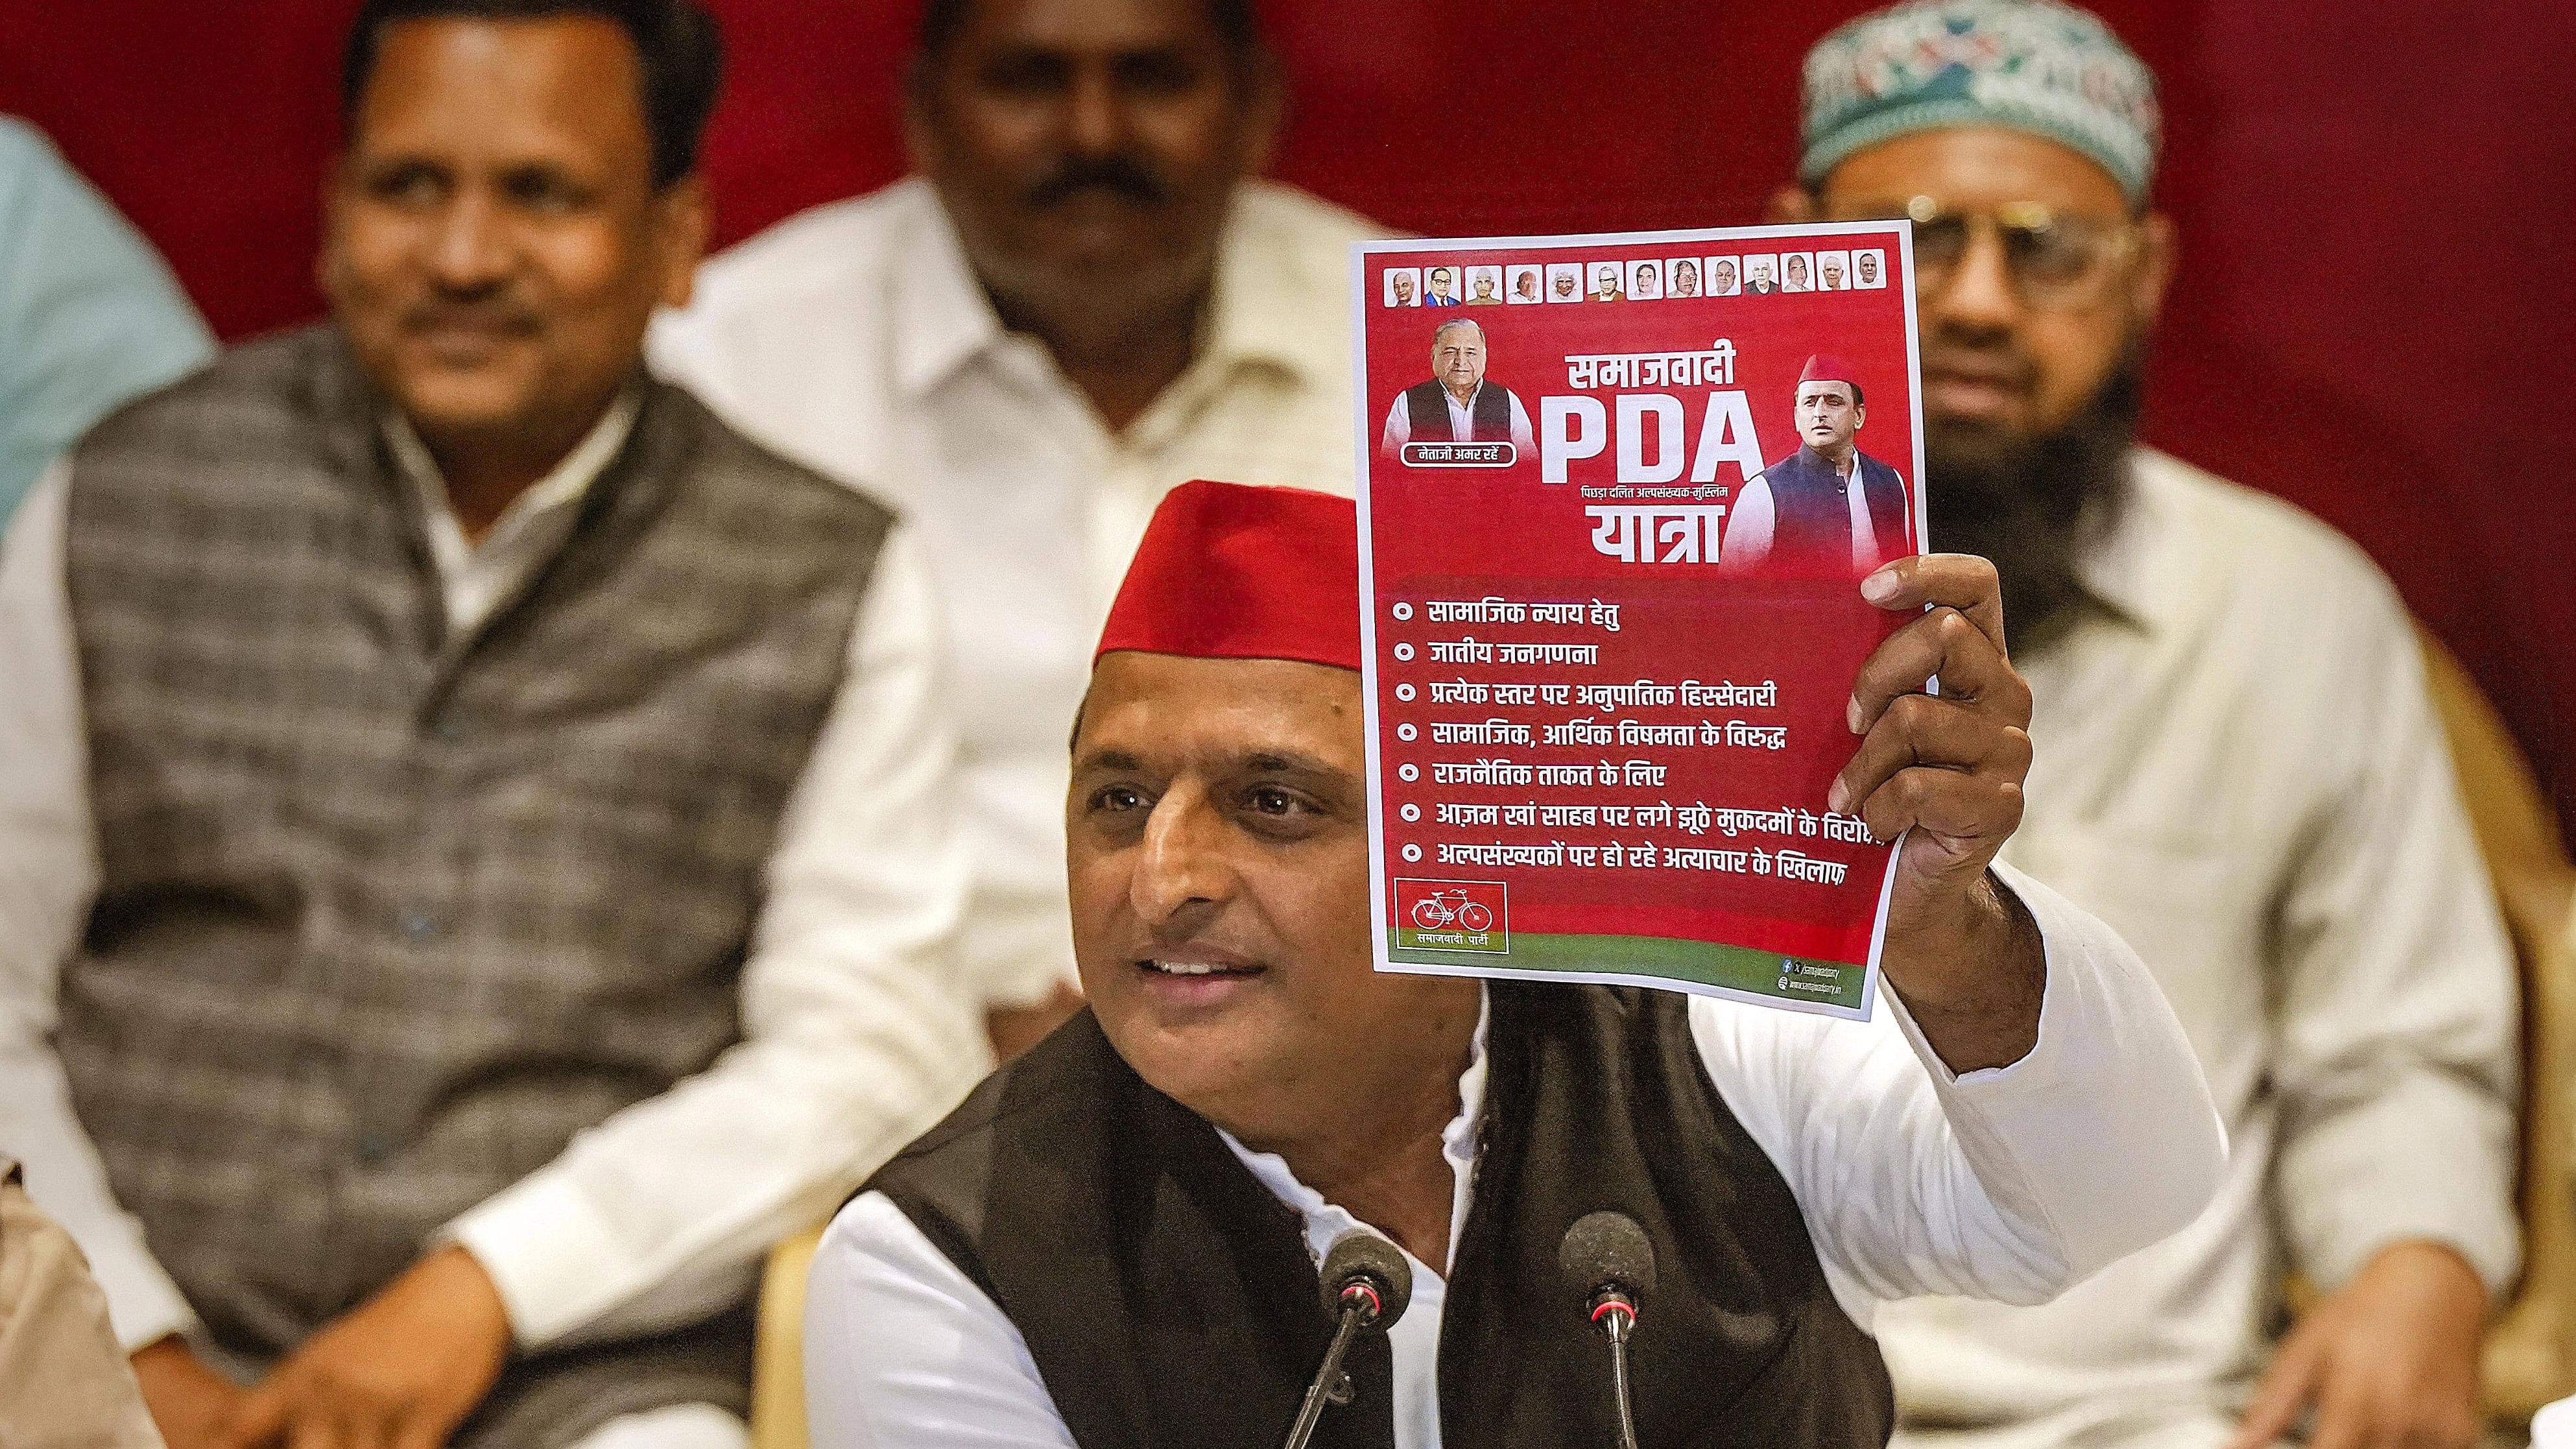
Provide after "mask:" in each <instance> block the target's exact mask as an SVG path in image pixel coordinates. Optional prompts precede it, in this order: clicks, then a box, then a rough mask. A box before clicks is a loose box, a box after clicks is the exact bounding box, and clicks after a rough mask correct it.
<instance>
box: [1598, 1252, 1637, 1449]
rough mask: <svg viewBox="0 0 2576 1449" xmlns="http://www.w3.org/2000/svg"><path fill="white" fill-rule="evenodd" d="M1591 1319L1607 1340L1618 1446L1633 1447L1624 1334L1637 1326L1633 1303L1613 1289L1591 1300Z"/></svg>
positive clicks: (1634, 1422) (1633, 1418)
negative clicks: (1616, 1415) (1617, 1409)
mask: <svg viewBox="0 0 2576 1449" xmlns="http://www.w3.org/2000/svg"><path fill="white" fill-rule="evenodd" d="M1592 1321H1593V1322H1594V1323H1597V1324H1599V1325H1600V1326H1601V1332H1602V1334H1603V1336H1604V1337H1607V1338H1608V1339H1609V1340H1610V1395H1611V1398H1612V1400H1613V1401H1614V1402H1616V1403H1617V1404H1618V1406H1619V1449H1637V1418H1636V1412H1635V1410H1633V1409H1632V1408H1630V1407H1629V1403H1628V1335H1629V1334H1631V1333H1633V1332H1635V1331H1636V1328H1637V1305H1636V1304H1635V1303H1634V1302H1632V1301H1630V1300H1629V1297H1628V1295H1627V1294H1625V1293H1622V1292H1620V1291H1619V1290H1618V1289H1616V1288H1605V1289H1603V1290H1602V1291H1601V1292H1600V1294H1599V1295H1597V1296H1596V1297H1594V1298H1593V1300H1592Z"/></svg>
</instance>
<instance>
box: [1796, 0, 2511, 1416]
mask: <svg viewBox="0 0 2576 1449" xmlns="http://www.w3.org/2000/svg"><path fill="white" fill-rule="evenodd" d="M1863 57H1894V59H1892V60H1890V61H1889V62H1888V63H1887V64H1885V65H1881V64H1879V63H1878V62H1877V61H1876V60H1864V59H1863ZM2155 116H2156V103H2155V97H2154V78H2153V77H2152V76H2151V75H2150V74H2149V73H2148V72H2147V71H2146V69H2145V67H2144V66H2143V65H2141V64H2140V63H2139V62H2138V60H2137V59H2136V57H2135V56H2134V55H2132V54H2130V53H2129V51H2128V50H2127V49H2126V47H2124V46H2123V45H2121V43H2120V42H2119V40H2118V38H2117V37H2116V36H2113V35H2112V34H2111V33H2110V31H2109V30H2108V29H2107V28H2105V27H2104V26H2103V25H2102V24H2101V23H2100V22H2099V21H2098V20H2096V19H2095V18H2094V17H2092V16H2090V15H2087V14H2085V13H2083V12H2081V11H2077V10H2073V9H2070V8H2067V7H2065V6H2062V5H2055V4H2044V3H2031V0H1946V3H1938V4H1928V5H1905V6H1900V7H1897V8H1895V9H1891V10H1886V11H1881V12H1878V13H1876V14H1873V15H1870V16H1865V17H1863V18H1862V19H1860V20H1857V21H1855V22H1853V23H1852V24H1851V25H1850V26H1848V27H1846V28H1844V29H1842V30H1839V31H1837V32H1835V33H1834V34H1833V35H1830V36H1828V37H1827V38H1826V39H1825V40H1824V41H1822V42H1821V43H1820V44H1819V45H1818V46H1817V47H1816V49H1815V50H1814V51H1813V52H1812V53H1811V54H1810V55H1809V57H1808V60H1807V115H1806V142H1805V152H1804V157H1803V159H1802V162H1801V166H1800V175H1799V181H1800V184H1799V186H1798V187H1797V188H1795V189H1792V190H1790V191H1787V192H1784V193H1783V195H1782V198H1781V202H1780V208H1779V209H1780V216H1781V219H1783V220H1802V219H1808V218H1812V217H1819V216H1821V217H1826V218H1833V219H1860V218H1874V217H1908V218H1910V219H1911V220H1912V223H1913V228H1914V265H1915V268H1916V272H1915V279H1916V282H1917V285H1918V292H1917V312H1918V315H1919V317H1920V321H1921V328H1922V364H1923V404H1924V435H1925V443H1926V454H1925V463H1924V470H1923V472H1924V481H1925V485H1926V487H1927V488H1928V489H1929V494H1928V502H1929V506H1930V514H1931V517H1930V543H1931V544H1932V546H1934V547H1938V548H1946V549H1960V550H1964V551H1967V552H1972V553H1980V554H1985V555H1987V556H1988V557H1990V558H1992V559H1993V560H1994V561H1995V562H1996V564H1997V565H1998V567H1999V568H2000V570H2001V572H2002V575H2003V579H2004V591H2005V597H2006V600H2007V602H2008V604H2009V606H2010V608H2011V610H2012V616H2013V623H2014V629H2015V633H2014V641H2015V651H2014V652H2015V657H2016V659H2017V660H2018V661H2019V662H2020V663H2021V666H2022V669H2023V671H2024V672H2025V673H2026V674H2027V675H2028V677H2029V680H2030V684H2031V689H2032V692H2033V694H2034V696H2035V697H2036V706H2035V709H2034V719H2033V723H2032V725H2031V736H2032V739H2033V742H2034V744H2035V745H2036V747H2037V749H2038V753H2039V763H2038V764H2037V765H2035V766H2034V767H2033V769H2032V771H2031V778H2030V810H2029V814H2028V816H2027V817H2026V819H2025V820H2024V822H2023V826H2022V829H2021V831H2020V832H2019V833H2018V834H2017V835H2015V837H2014V839H2013V841H2012V843H2011V845H2010V846H2008V847H2007V848H2006V850H2005V852H2004V855H2005V859H2007V860H2009V861H2010V862H2012V863H2013V864H2015V865H2017V866H2019V867H2020V868H2021V869H2023V870H2025V871H2027V872H2028V873H2029V874H2031V875H2032V876H2035V877H2037V878H2039V879H2041V880H2044V881H2047V882H2048V883H2049V884H2050V885H2052V886H2054V887H2056V888H2057V889H2058V890H2059V891H2061V892H2063V893H2064V894H2065V895H2066V896H2067V897H2068V898H2070V899H2071V900H2073V901H2074V902H2076V903H2077V904H2078V905H2081V906H2083V907H2084V908H2085V909H2087V910H2089V911H2092V912H2094V913H2095V914H2097V915H2099V916H2101V917H2102V918H2103V919H2105V920H2106V921H2108V922H2110V923H2111V924H2112V925H2113V926H2114V927H2116V928H2118V929H2119V931H2120V932H2121V933H2122V934H2123V935H2124V936H2125V937H2126V938H2127V939H2128V940H2129V942H2130V943H2131V944H2133V945H2135V946H2136V947H2137V948H2138V951H2139V953H2140V955H2142V956H2143V957H2144V958H2145V960H2146V962H2147V964H2148V966H2149V967H2150V968H2152V969H2153V970H2154V971H2155V972H2156V975H2157V978H2158V979H2159V980H2160V981H2161V982H2162V983H2163V985H2164V988H2165V992H2166V995H2167V996H2168V997H2170V998H2171V999H2172V1001H2173V1003H2174V1006H2175V1008H2176V1010H2177V1011H2178V1012H2179V1013H2180V1014H2181V1017H2182V1020H2183V1024H2184V1026H2185V1027H2186V1028H2187V1029H2188V1030H2189V1031H2190V1033H2191V1036H2192V1041H2193V1044H2194V1045H2195V1047H2196V1048H2197V1049H2198V1051H2199V1053H2200V1057H2201V1061H2202V1064H2203V1065H2204V1067H2206V1069H2207V1070H2208V1073H2209V1077H2210V1083H2211V1087H2212V1089H2213V1091H2214V1092H2215V1094H2216V1096H2217V1098H2218V1102H2219V1106H2220V1110H2221V1111H2222V1112H2224V1113H2225V1115H2226V1117H2227V1121H2228V1128H2229V1138H2230V1141H2231V1143H2232V1145H2233V1148H2234V1156H2233V1161H2232V1163H2231V1166H2230V1171H2229V1174H2228V1180H2227V1184H2226V1186H2225V1187H2224V1188H2223V1189H2222V1190H2221V1191H2220V1193H2219V1195H2218V1199H2217V1201H2216V1203H2214V1204H2213V1205H2212V1206H2211V1208H2210V1210H2209V1212H2208V1213H2207V1214H2205V1215H2204V1216H2203V1217H2202V1218H2201V1219H2200V1220H2199V1221H2198V1222H2196V1223H2194V1224H2193V1225H2192V1226H2191V1227H2190V1228H2188V1229H2186V1230H2185V1231H2184V1232H2182V1233H2180V1234H2178V1235H2176V1236H2175V1237H2174V1238H2172V1239H2170V1240H2168V1241H2166V1242H2164V1243H2161V1244H2159V1245H2157V1246H2156V1247H2154V1248H2151V1249H2149V1250H2147V1251H2146V1252H2143V1253H2140V1254H2138V1255H2137V1256H2135V1257H2133V1258H2130V1259H2128V1260H2126V1261H2124V1262H2122V1263H2119V1264H2116V1265H2114V1266H2113V1267H2112V1268H2111V1269H2109V1270H2108V1271H2106V1272H2104V1273H2103V1274H2102V1275H2101V1276H2100V1277H2098V1278H2096V1279H2094V1280H2093V1281H2091V1282H2089V1283H2086V1284H2084V1285H2082V1286H2080V1287H2078V1288H2077V1289H2076V1290H2075V1291H2074V1292H2072V1293H2070V1294H2068V1295H2067V1296H2066V1297H2065V1298H2063V1299H2060V1300H2059V1301H2058V1302H2056V1303H2054V1304H2051V1305H2049V1306H2047V1307H2045V1308H2039V1309H2006V1308H1998V1307H1995V1306H1992V1305H1987V1304H1970V1303H1955V1302H1928V1303H1918V1304H1906V1305H1902V1306H1901V1307H1899V1308H1897V1309H1893V1310H1891V1311H1889V1312H1888V1313H1885V1314H1882V1315H1881V1316H1880V1320H1879V1333H1880V1338H1881V1342H1882V1343H1883V1345H1884V1346H1885V1348H1886V1350H1887V1356H1888V1361H1889V1365H1890V1367H1891V1369H1892V1370H1893V1372H1894V1374H1895V1378H1896V1382H1897V1392H1898V1402H1899V1406H1900V1409H1901V1412H1902V1415H1903V1418H1904V1422H1905V1425H1906V1436H1907V1437H1914V1436H1919V1438H1920V1441H1921V1442H1924V1443H1936V1442H1937V1443H1942V1444H1954V1445H1961V1446H1966V1445H1975V1446H1980V1449H1984V1446H1998V1449H2000V1446H2014V1449H2021V1446H2053V1445H2075V1444H2085V1445H2096V1444H2152V1445H2157V1446H2165V1445H2172V1446H2212V1449H2214V1446H2218V1445H2222V1444H2228V1443H2230V1442H2234V1443H2238V1444H2246V1445H2254V1444H2267V1443H2270V1442H2272V1441H2273V1440H2274V1439H2275V1438H2277V1437H2280V1436H2282V1435H2284V1434H2286V1433H2288V1432H2289V1431H2290V1430H2291V1429H2292V1427H2293V1425H2294V1424H2295V1423H2296V1422H2297V1421H2298V1420H2299V1418H2300V1417H2301V1416H2302V1415H2303V1414H2308V1413H2312V1414H2313V1416H2314V1417H2313V1429H2312V1433H2313V1436H2314V1438H2313V1442H2316V1443H2318V1444H2330V1445H2356V1444H2368V1445H2381V1444H2388V1445H2394V1444H2420V1445H2465V1444H2468V1443H2470V1442H2473V1441H2474V1440H2475V1439H2476V1438H2477V1437H2478V1436H2479V1434H2480V1432H2481V1424H2480V1415H2479V1402H2478V1382H2477V1366H2478V1352H2479V1342H2480V1327H2481V1324H2482V1321H2483V1318H2484V1315H2485V1313H2486V1311H2487V1309H2488V1306H2489V1305H2490V1303H2492V1302H2493V1301H2494V1299H2495V1295H2497V1294H2500V1293H2501V1292H2502V1291H2503V1289H2504V1288H2505V1286H2506V1285H2507V1284H2508V1283H2510V1282H2511V1281H2512V1279H2513V1276H2514V1271H2515V1260H2516V1255H2517V1244H2516V1232H2515V1222H2514V1216H2513V1199H2512V1187H2513V1177H2514V1131H2513V1103H2514V1070H2515V1017H2514V990H2513V976H2512V962H2511V958H2510V956H2509V955H2508V952H2507V946H2506V942H2505V938H2504V936H2503V933H2502V931H2501V929H2500V928H2499V925H2498V922H2497V919H2496V915H2495V911H2494V907H2493V904H2492V900H2491V897H2490V894H2489V889H2488V885H2487V881H2486V876H2485V872H2484V871H2483V870H2482V869H2481V867H2480V863H2479V860H2478V857H2477V853H2476V847H2475V844H2474V842H2473V840H2472V839H2471V837H2470V834H2469V831H2468V829H2467V823H2466V821H2465V819H2464V818H2463V815H2462V811H2461V808H2460V803H2459V800H2458V797H2457V794H2456V791H2455V789H2454V786H2453V782H2452V777H2451V772H2450V769H2449V768H2448V764H2447V756H2446V753H2445V751H2444V749H2443V746H2442V739H2441V735H2440V730H2439V727H2438V724H2437V722H2436V720H2435V719H2434V717H2433V714H2432V711H2431V709H2430V707H2429V704H2428V702H2427V699H2426V696H2425V691H2424V687H2423V679H2422V674H2421V670H2420V667H2419V657H2418V654H2417V650H2416V645H2415V641H2414V638H2413V635H2412V632H2411V630H2410V629H2409V627H2408V623H2407V620H2406V617H2405V614H2404V612H2403V610H2402V607H2401V606H2400V604H2399V601H2398V600H2397V598H2396V595H2395V593H2394V591H2393V590H2391V589H2390V587H2389V586H2388V583H2387V581H2386V580H2385V579H2384V578H2382V577H2381V576H2380V574H2379V573H2378V571H2377V570H2376V569H2374V568H2372V567H2371V566H2370V564H2369V563H2368V561H2367V560H2365V559H2364V558H2363V557H2362V556H2361V555H2360V554H2359V553H2358V552H2357V551H2355V550H2354V549H2353V548H2352V546H2351V545H2350V544H2348V543H2346V542H2345V541H2344V540H2343V539H2341V538H2339V537H2337V536H2335V535H2334V534H2333V533H2332V532H2330V531H2329V530H2328V529H2326V528H2325V527H2323V526H2322V525H2320V524H2319V523H2317V522H2316V521H2315V520H2314V519H2311V518H2309V517H2307V516H2305V515H2304V514H2300V513H2298V512H2296V511H2295V510H2293V509H2291V508H2288V507H2286V506H2284V505H2282V504H2280V503H2277V502H2274V501H2272V500H2270V499H2267V498H2262V497H2259V496H2257V495H2254V494H2252V493H2249V492H2247V491H2245V490H2243V489H2239V488H2236V487H2233V486H2231V485H2229V484H2227V483H2224V482H2222V481H2220V480H2218V479H2216V478H2212V477H2210V476H2208V475H2207V474H2204V473H2201V472H2199V471H2197V470H2195V469H2192V468H2188V467H2185V466H2184V465H2182V464H2181V463H2178V462H2176V461H2175V460H2173V459H2171V458H2168V457H2165V456H2164V455H2162V454H2159V453H2155V452H2152V451H2149V450H2147V449H2144V448H2141V447H2139V446H2137V444H2136V442H2135V435H2134V430H2133V423H2134V420H2135V416H2136V406H2137V391H2138V372H2139V366H2140V358H2141V355H2142V352H2143V348H2144V342H2145V338H2146V336H2147V333H2148V331H2149V329H2150V328H2151V327H2152V325H2153V323H2154V320H2155V316H2156V312H2157V307H2158V304H2159V303H2160V301H2161V299H2162V296H2163V291H2164V286H2165V282H2166V279H2167V277H2168V275H2169V273H2170V270H2171V267H2172V261H2173V241H2172V229H2171V225H2170V223H2168V222H2167V221H2166V219H2165V218H2164V217H2162V216H2160V215H2158V214H2156V213H2154V212H2153V211H2152V210H2150V209H2149V205H2148V188H2149V181H2150V178H2151V174H2152V168H2153V164H2154V160H2155V149H2156V125H2155ZM2290 1273H2297V1274H2299V1275H2301V1276H2303V1277H2304V1278H2305V1279H2306V1280H2307V1282H2308V1283H2309V1284H2310V1285H2312V1286H2313V1287H2314V1288H2316V1289H2317V1290H2319V1291H2320V1292H2321V1293H2322V1294H2323V1297H2322V1299H2321V1301H2319V1302H2318V1303H2317V1304H2316V1305H2315V1306H2314V1307H2313V1308H2311V1309H2310V1310H2309V1311H2308V1312H2307V1313H2305V1314H2303V1315H2302V1316H2301V1317H2300V1319H2299V1321H2298V1323H2297V1324H2296V1326H2295V1327H2294V1328H2292V1329H2291V1330H2290V1332H2289V1333H2288V1335H2287V1337H2285V1338H2281V1339H2279V1340H2278V1341H2275V1337H2274V1335H2275V1333H2276V1331H2277V1330H2276V1325H2277V1324H2278V1323H2279V1322H2280V1320H2281V1318H2282V1316H2283V1315H2284V1313H2285V1309H2284V1306H2283V1302H2282V1297H2283V1294H2282V1289H2283V1283H2284V1280H2285V1278H2286V1276H2287V1275H2288V1274H2290Z"/></svg>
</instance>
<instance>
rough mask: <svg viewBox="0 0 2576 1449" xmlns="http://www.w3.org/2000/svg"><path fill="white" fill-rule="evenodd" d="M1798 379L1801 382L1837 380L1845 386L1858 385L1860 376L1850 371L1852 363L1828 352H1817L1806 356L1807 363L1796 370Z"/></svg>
mask: <svg viewBox="0 0 2576 1449" xmlns="http://www.w3.org/2000/svg"><path fill="white" fill-rule="evenodd" d="M1798 381H1799V382H1800V383H1802V384H1804V383H1810V382H1839V383H1841V384H1843V385H1844V386H1845V387H1858V386H1860V377H1859V375H1858V374H1856V373H1854V372H1853V371H1852V365H1851V364H1850V363H1848V362H1845V361H1843V360H1842V359H1841V358H1839V357H1836V356H1834V355H1833V354H1832V353H1830V352H1819V353H1817V354H1816V355H1815V356H1813V357H1810V358H1808V359H1807V365H1806V366H1805V367H1802V368H1800V369H1799V370H1798Z"/></svg>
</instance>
